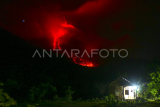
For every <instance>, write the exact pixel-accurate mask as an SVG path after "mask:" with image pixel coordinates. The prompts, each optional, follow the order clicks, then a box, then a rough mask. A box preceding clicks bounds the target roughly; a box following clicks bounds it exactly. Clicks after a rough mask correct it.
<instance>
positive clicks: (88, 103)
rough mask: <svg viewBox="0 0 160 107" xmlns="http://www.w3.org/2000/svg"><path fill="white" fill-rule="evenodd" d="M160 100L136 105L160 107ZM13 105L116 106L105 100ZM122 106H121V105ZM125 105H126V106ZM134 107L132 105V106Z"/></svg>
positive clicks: (29, 106) (21, 106)
mask: <svg viewBox="0 0 160 107" xmlns="http://www.w3.org/2000/svg"><path fill="white" fill-rule="evenodd" d="M159 106H160V102H145V103H144V104H142V103H139V104H138V105H137V106H134V107H159ZM13 107H116V106H114V105H113V106H107V103H105V102H98V103H94V102H85V101H82V102H77V101H72V102H66V101H56V102H40V103H37V104H36V103H34V104H25V103H23V104H22V103H21V104H18V105H17V106H13ZM120 107H121V106H120ZM124 107H125V106H124ZM131 107H132V106H131Z"/></svg>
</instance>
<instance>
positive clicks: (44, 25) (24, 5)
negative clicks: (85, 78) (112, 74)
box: [0, 0, 134, 67]
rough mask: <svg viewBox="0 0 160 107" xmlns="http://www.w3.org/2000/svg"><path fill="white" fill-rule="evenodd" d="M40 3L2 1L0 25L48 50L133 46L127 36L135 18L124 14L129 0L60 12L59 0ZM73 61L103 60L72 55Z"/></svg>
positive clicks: (98, 0) (104, 0)
mask: <svg viewBox="0 0 160 107" xmlns="http://www.w3.org/2000/svg"><path fill="white" fill-rule="evenodd" d="M37 2H38V3H37ZM37 2H33V1H28V2H25V0H21V1H19V2H18V3H17V2H13V1H11V2H10V3H9V4H7V3H5V2H4V4H3V3H2V4H1V5H3V9H2V11H1V15H2V16H3V17H0V26H1V27H4V28H5V29H6V30H8V31H10V32H12V33H13V34H15V35H17V36H19V37H21V38H23V39H25V40H27V41H29V42H30V41H32V43H33V44H35V45H36V46H40V47H41V48H47V49H48V48H53V49H68V50H71V49H79V50H85V49H86V50H87V51H89V52H88V53H89V54H90V50H91V49H102V48H105V49H112V48H132V47H134V42H133V40H132V38H131V37H130V36H129V35H128V32H130V31H132V29H133V28H134V24H133V21H132V18H129V17H127V16H125V15H126V13H127V12H128V11H127V8H128V5H125V3H124V2H126V4H127V3H128V2H127V0H122V1H121V2H120V1H116V2H115V1H114V0H92V1H91V0H86V2H85V3H83V4H82V5H81V6H80V7H77V8H74V9H73V10H69V11H68V10H66V11H65V10H63V11H61V8H60V5H61V3H58V1H57V2H56V3H57V4H59V5H55V4H56V3H54V2H53V1H46V0H44V1H42V2H40V1H37ZM77 3H78V2H77ZM80 4H81V2H80ZM66 5H67V4H66ZM62 8H63V7H62ZM66 8H67V7H66ZM125 12H126V13H125ZM6 13H7V14H6ZM120 14H122V15H121V16H120ZM23 20H25V22H23ZM126 35H128V36H126ZM45 40H46V41H45ZM41 41H44V42H41ZM106 60H107V59H106ZM73 61H74V62H75V63H76V64H79V65H82V66H88V67H94V66H95V65H100V64H101V63H103V62H102V60H101V59H100V58H99V57H98V56H95V57H94V58H87V57H84V58H81V59H77V58H73Z"/></svg>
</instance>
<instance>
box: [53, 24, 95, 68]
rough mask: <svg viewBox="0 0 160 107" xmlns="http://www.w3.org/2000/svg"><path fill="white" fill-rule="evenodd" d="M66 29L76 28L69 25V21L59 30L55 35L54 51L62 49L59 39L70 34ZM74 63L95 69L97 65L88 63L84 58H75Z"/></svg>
mask: <svg viewBox="0 0 160 107" xmlns="http://www.w3.org/2000/svg"><path fill="white" fill-rule="evenodd" d="M65 28H75V27H74V26H73V25H70V24H67V21H65V23H63V24H61V27H60V28H59V30H58V31H57V32H56V33H54V43H53V49H61V47H60V43H59V37H61V36H64V35H65V34H66V33H68V32H67V31H66V29H65ZM73 56H74V55H73ZM73 62H74V63H76V64H79V65H81V66H87V67H95V65H94V64H93V63H92V62H90V61H86V60H84V59H82V58H77V57H73Z"/></svg>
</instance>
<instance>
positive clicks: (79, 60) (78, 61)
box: [73, 57, 95, 67]
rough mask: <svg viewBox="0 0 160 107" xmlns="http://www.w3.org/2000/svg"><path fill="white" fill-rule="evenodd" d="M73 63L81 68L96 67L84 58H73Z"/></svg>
mask: <svg viewBox="0 0 160 107" xmlns="http://www.w3.org/2000/svg"><path fill="white" fill-rule="evenodd" d="M73 61H74V63H76V64H79V65H81V66H87V67H95V65H94V64H93V63H92V62H89V61H86V60H83V59H82V58H77V57H73Z"/></svg>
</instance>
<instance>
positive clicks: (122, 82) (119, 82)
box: [109, 77, 133, 86]
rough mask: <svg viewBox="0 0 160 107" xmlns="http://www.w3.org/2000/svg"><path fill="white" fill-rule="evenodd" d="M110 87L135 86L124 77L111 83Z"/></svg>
mask: <svg viewBox="0 0 160 107" xmlns="http://www.w3.org/2000/svg"><path fill="white" fill-rule="evenodd" d="M109 86H133V84H132V83H131V82H130V81H128V80H127V79H125V78H123V77H119V78H118V79H116V80H115V81H113V82H111V83H110V84H109Z"/></svg>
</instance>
